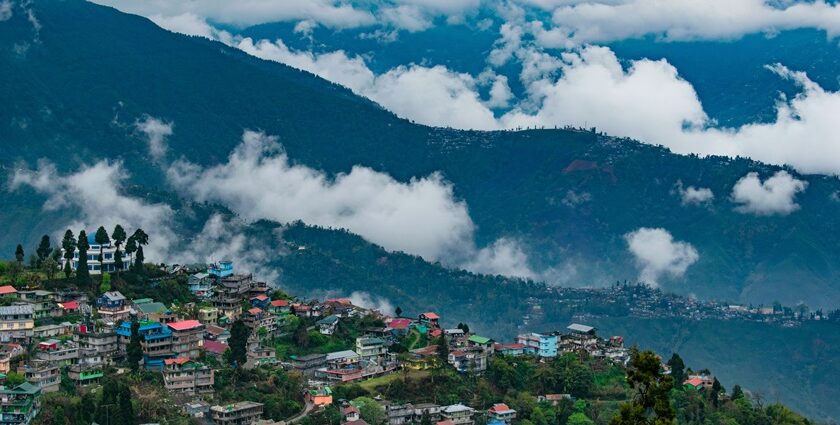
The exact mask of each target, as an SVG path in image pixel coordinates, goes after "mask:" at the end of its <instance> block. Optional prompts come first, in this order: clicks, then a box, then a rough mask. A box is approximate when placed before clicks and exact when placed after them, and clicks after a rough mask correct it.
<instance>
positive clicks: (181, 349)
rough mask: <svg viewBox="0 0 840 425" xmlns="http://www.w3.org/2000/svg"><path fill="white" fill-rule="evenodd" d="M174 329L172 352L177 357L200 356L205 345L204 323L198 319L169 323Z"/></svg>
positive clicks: (170, 327)
mask: <svg viewBox="0 0 840 425" xmlns="http://www.w3.org/2000/svg"><path fill="white" fill-rule="evenodd" d="M167 326H168V327H169V329H171V330H172V354H173V355H174V356H176V357H187V358H190V359H195V358H198V356H199V355H200V354H201V348H202V346H204V324H202V323H201V322H199V321H198V320H182V321H180V322H173V323H167Z"/></svg>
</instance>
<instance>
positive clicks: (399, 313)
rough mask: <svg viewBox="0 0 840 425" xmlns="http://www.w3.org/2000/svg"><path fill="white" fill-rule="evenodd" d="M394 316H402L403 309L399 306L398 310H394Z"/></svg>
mask: <svg viewBox="0 0 840 425" xmlns="http://www.w3.org/2000/svg"><path fill="white" fill-rule="evenodd" d="M394 314H396V315H397V317H400V316H402V309H401V308H400V307H399V306H397V308H396V309H394Z"/></svg>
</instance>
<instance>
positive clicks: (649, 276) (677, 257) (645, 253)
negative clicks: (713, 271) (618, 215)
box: [624, 227, 700, 285]
mask: <svg viewBox="0 0 840 425" xmlns="http://www.w3.org/2000/svg"><path fill="white" fill-rule="evenodd" d="M624 240H625V241H626V242H627V247H628V249H629V251H630V253H631V254H633V257H634V258H635V260H636V265H637V266H638V267H639V269H640V272H639V280H640V281H642V282H646V283H648V284H651V285H658V283H659V280H660V279H661V278H662V277H663V276H666V275H667V276H670V277H674V278H678V277H681V276H682V275H684V274H685V272H686V270H687V269H688V267H689V266H691V265H692V264H694V263H696V262H697V260H699V259H700V255H699V254H698V253H697V250H696V249H695V248H694V247H693V246H691V244H689V243H688V242H681V241H675V240H674V237H673V236H671V233H670V232H668V231H667V230H665V229H661V228H656V229H652V228H647V227H643V228H640V229H637V230H634V231H633V232H630V233H628V234H626V235H624Z"/></svg>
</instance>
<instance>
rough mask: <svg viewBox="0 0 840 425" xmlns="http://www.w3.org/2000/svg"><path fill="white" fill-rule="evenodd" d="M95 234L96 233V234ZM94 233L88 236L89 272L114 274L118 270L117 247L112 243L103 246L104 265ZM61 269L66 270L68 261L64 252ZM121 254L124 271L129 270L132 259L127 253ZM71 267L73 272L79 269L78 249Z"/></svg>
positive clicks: (121, 251) (62, 251) (122, 252)
mask: <svg viewBox="0 0 840 425" xmlns="http://www.w3.org/2000/svg"><path fill="white" fill-rule="evenodd" d="M94 233H95V232H94ZM94 233H89V234H88V235H87V239H88V245H90V249H88V251H87V265H88V271H89V272H90V274H101V273H102V271H103V270H104V271H106V272H109V273H113V272H115V271H116V270H117V268H116V266H115V265H114V261H115V254H116V252H117V247H116V246H114V245H113V244H111V243H107V244H103V245H102V263H101V264H100V262H99V248H100V245H99V244H98V243H96V241H95V240H94ZM61 253H62V255H61V267H62V268H64V264H65V263H66V262H67V260H66V259H65V258H64V250H63V249H62V250H61ZM120 254H122V262H123V264H122V269H120V270H122V271H126V270H128V266H129V262H130V261H131V259H130V258H129V256H128V254H126V253H125V251H123V250H120ZM70 267H72V268H73V270H76V269H78V268H79V249H78V248H76V251H75V252H74V253H73V261H72V262H71V263H70Z"/></svg>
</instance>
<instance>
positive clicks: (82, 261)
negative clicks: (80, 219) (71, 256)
mask: <svg viewBox="0 0 840 425" xmlns="http://www.w3.org/2000/svg"><path fill="white" fill-rule="evenodd" d="M76 247H77V248H78V249H79V266H78V267H76V282H77V283H78V284H79V285H80V286H87V285H88V284H89V283H90V271H89V270H88V264H87V252H88V249H90V244H88V240H87V234H86V233H85V231H84V230H82V231H80V232H79V241H78V242H77V243H76Z"/></svg>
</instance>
